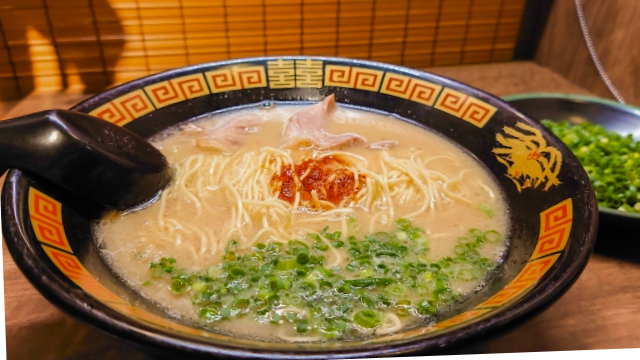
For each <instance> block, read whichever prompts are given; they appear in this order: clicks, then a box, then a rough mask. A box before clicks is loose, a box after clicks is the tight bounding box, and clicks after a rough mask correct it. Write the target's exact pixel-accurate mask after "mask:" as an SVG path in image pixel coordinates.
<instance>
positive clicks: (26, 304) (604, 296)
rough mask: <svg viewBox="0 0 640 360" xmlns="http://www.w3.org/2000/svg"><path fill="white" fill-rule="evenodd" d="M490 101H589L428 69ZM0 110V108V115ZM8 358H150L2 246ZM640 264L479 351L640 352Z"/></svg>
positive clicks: (615, 264) (623, 266)
mask: <svg viewBox="0 0 640 360" xmlns="http://www.w3.org/2000/svg"><path fill="white" fill-rule="evenodd" d="M428 71H431V72H434V73H437V74H440V75H443V76H446V77H450V78H453V79H456V80H460V81H463V82H466V83H468V84H470V85H473V86H475V87H478V88H480V89H483V90H486V91H488V92H491V93H493V94H495V95H499V96H502V95H508V94H515V93H521V92H567V93H580V94H587V95H588V94H589V92H588V91H586V90H584V89H582V88H580V87H578V86H576V85H574V84H572V83H570V82H568V81H567V80H565V79H563V78H562V77H560V76H559V75H557V74H555V73H553V72H551V71H549V70H547V69H545V68H542V67H540V66H538V65H536V64H534V63H531V62H510V63H500V64H485V65H466V66H454V67H441V68H431V69H428ZM84 97H86V95H82V94H74V93H67V94H48V95H44V94H38V95H31V96H29V97H27V98H26V99H24V100H22V101H20V102H18V103H16V104H11V105H12V106H11V107H10V109H8V110H7V109H6V107H5V111H7V112H6V113H4V114H2V113H0V118H11V117H15V116H19V115H22V114H27V113H30V112H35V111H38V110H43V109H46V108H56V107H57V108H68V107H69V106H71V105H73V104H75V103H77V102H78V101H80V100H81V99H82V98H84ZM2 109H3V107H0V111H1V110H2ZM3 260H4V261H3V265H4V286H5V288H4V291H5V311H6V334H7V355H8V358H9V359H31V360H39V359H129V360H135V359H149V357H148V356H146V355H144V354H142V353H140V352H138V351H136V350H133V349H130V348H128V347H126V346H124V345H123V344H122V343H121V342H119V341H118V340H116V339H113V338H111V337H109V336H107V335H106V334H104V333H102V332H100V331H98V330H96V329H93V328H91V327H88V326H85V325H83V324H81V323H79V322H77V321H76V320H74V319H72V318H71V317H69V316H67V315H66V314H63V313H62V312H60V311H59V310H58V309H57V308H55V307H54V306H53V305H51V304H50V303H49V302H48V301H47V300H45V299H44V298H43V297H42V296H40V294H39V293H38V292H37V291H36V290H35V289H34V288H33V287H32V286H31V284H29V282H28V281H27V280H26V279H25V278H24V276H23V275H22V273H21V272H20V271H19V270H18V268H17V267H16V265H15V264H14V262H13V260H12V259H11V256H10V255H9V253H8V252H7V249H6V246H4V245H3ZM638 320H640V265H637V264H631V263H626V262H623V261H620V260H616V259H611V258H606V257H603V256H599V255H593V256H592V257H591V260H590V261H589V264H588V265H587V268H586V269H585V271H584V273H583V274H582V276H581V277H580V279H579V280H578V281H577V282H576V283H575V285H574V286H573V287H572V288H571V289H570V290H569V291H568V292H567V293H566V295H564V296H563V297H562V298H561V299H560V300H559V301H558V302H556V303H555V304H554V305H552V306H551V307H550V308H549V309H548V310H547V311H546V312H544V313H543V314H541V315H540V316H538V317H536V318H535V319H533V320H531V321H529V322H528V323H526V324H524V325H523V326H522V327H520V328H518V329H517V330H515V331H514V332H512V333H510V334H509V335H506V336H504V337H502V338H500V339H498V340H495V341H493V342H491V343H489V344H486V345H484V346H482V347H480V348H478V350H477V351H478V352H486V353H501V352H529V351H559V350H589V349H619V348H633V347H640V326H638Z"/></svg>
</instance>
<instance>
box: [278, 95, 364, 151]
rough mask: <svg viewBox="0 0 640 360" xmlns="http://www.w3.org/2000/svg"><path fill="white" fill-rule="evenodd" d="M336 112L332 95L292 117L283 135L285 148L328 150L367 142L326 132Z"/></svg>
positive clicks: (351, 135) (352, 136) (347, 135)
mask: <svg viewBox="0 0 640 360" xmlns="http://www.w3.org/2000/svg"><path fill="white" fill-rule="evenodd" d="M335 110H336V99H335V97H334V96H333V95H330V96H328V97H327V98H326V99H324V100H323V101H321V102H319V103H317V104H315V105H311V106H309V107H308V108H306V109H304V110H300V111H298V112H297V113H295V114H293V115H291V117H290V118H289V119H288V120H287V123H286V124H285V126H284V131H283V133H282V134H283V136H284V139H285V144H284V146H283V147H295V146H301V147H306V148H313V149H317V150H327V149H333V148H339V147H342V146H347V145H353V144H358V143H361V142H366V139H365V138H363V137H362V136H360V135H357V134H352V133H345V134H339V135H335V134H329V133H328V132H326V131H325V130H324V126H325V125H326V123H327V121H328V120H329V118H330V117H331V114H333V112H334V111H335Z"/></svg>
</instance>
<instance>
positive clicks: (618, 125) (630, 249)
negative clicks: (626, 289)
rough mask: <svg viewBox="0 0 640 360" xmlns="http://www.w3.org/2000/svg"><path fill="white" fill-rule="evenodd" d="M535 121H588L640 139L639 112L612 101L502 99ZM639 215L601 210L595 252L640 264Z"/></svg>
mask: <svg viewBox="0 0 640 360" xmlns="http://www.w3.org/2000/svg"><path fill="white" fill-rule="evenodd" d="M504 99H505V100H506V101H507V102H509V103H510V104H511V105H512V106H513V107H515V108H516V109H518V110H520V111H522V112H523V113H524V114H526V115H528V116H530V117H532V118H533V119H536V120H543V119H549V120H553V121H559V120H569V121H573V122H576V121H588V122H590V123H594V124H599V125H602V127H604V128H605V129H607V130H610V131H616V132H618V133H620V134H623V135H627V134H631V135H632V136H633V137H634V139H635V140H636V141H637V140H640V109H639V108H636V107H633V106H629V105H623V104H620V103H617V102H614V101H611V100H606V99H600V98H595V97H589V96H581V95H566V94H519V95H512V96H507V97H505V98H504ZM638 233H640V214H634V213H627V212H623V211H618V210H614V209H600V224H599V226H598V241H597V242H596V246H595V248H594V251H595V252H596V253H598V254H602V255H607V256H611V257H615V258H619V259H622V260H626V261H630V262H634V263H640V242H638V239H637V236H636V235H635V234H638Z"/></svg>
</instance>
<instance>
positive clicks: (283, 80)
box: [267, 59, 296, 89]
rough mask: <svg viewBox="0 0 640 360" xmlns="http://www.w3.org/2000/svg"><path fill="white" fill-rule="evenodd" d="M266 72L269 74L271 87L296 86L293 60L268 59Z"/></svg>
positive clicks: (285, 87) (284, 87)
mask: <svg viewBox="0 0 640 360" xmlns="http://www.w3.org/2000/svg"><path fill="white" fill-rule="evenodd" d="M267 74H268V75H269V87H270V88H272V89H288V88H294V87H296V69H295V67H294V65H293V60H283V59H278V60H275V61H268V62H267Z"/></svg>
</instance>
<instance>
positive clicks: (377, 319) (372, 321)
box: [353, 309, 382, 329]
mask: <svg viewBox="0 0 640 360" xmlns="http://www.w3.org/2000/svg"><path fill="white" fill-rule="evenodd" d="M353 322H355V323H356V324H358V325H359V326H361V327H363V328H365V329H373V328H375V327H376V326H379V325H380V324H381V323H382V314H380V313H379V312H377V311H375V310H371V309H363V310H360V311H358V312H357V313H356V314H355V315H353Z"/></svg>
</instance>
